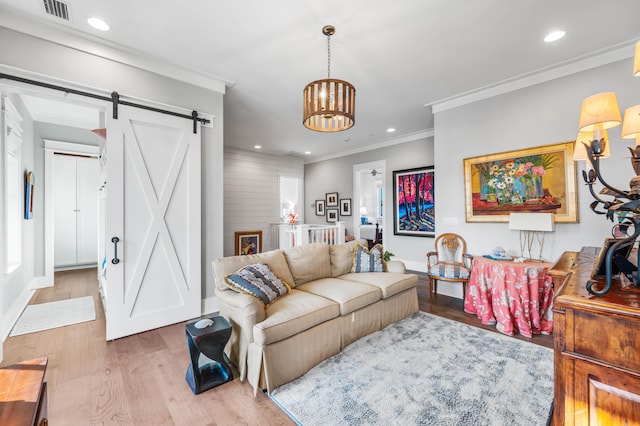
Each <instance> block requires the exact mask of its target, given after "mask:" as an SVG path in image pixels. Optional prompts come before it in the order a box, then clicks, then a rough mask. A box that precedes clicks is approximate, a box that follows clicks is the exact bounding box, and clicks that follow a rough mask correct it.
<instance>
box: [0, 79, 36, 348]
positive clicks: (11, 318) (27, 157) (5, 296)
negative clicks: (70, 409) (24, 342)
mask: <svg viewBox="0 0 640 426" xmlns="http://www.w3.org/2000/svg"><path fill="white" fill-rule="evenodd" d="M3 94H4V95H8V97H9V98H10V100H11V102H12V103H13V105H14V106H15V107H16V108H17V110H18V112H19V113H20V115H21V116H22V120H23V121H22V146H21V150H22V153H21V162H22V170H23V171H35V173H36V176H38V172H37V170H36V168H35V166H34V142H33V141H34V136H33V134H34V132H33V128H34V124H33V120H32V119H31V117H30V116H29V113H28V111H27V110H26V108H25V107H24V104H22V102H21V101H20V99H19V98H18V97H17V96H14V95H11V94H7V93H6V92H4V91H3ZM3 140H4V138H3ZM2 150H3V151H4V145H2ZM2 174H3V175H4V165H3V166H2ZM38 187H40V188H41V187H42V186H41V183H40V185H38V184H37V181H36V186H35V188H36V190H37V188H38ZM22 193H23V195H22V200H23V201H22V205H23V206H24V191H22ZM2 201H3V203H2V204H1V205H0V208H1V209H2V211H3V212H4V209H5V206H4V202H5V200H4V199H3V200H2ZM34 214H35V212H34ZM2 220H3V222H2V223H4V217H2ZM21 223H22V264H21V265H20V266H19V267H18V268H17V269H16V270H15V271H13V272H12V273H11V274H10V275H4V265H3V266H2V270H1V271H0V274H2V275H3V278H4V283H2V288H0V291H1V292H2V296H1V297H0V300H1V301H2V305H1V306H0V320H1V322H0V340H2V339H4V338H5V337H6V335H7V334H8V333H9V332H10V331H11V327H12V326H13V323H14V322H15V320H16V319H17V318H18V316H19V315H20V313H21V312H22V309H23V308H24V306H25V305H26V304H27V302H28V301H29V299H30V297H31V293H32V291H31V289H32V286H31V282H32V280H33V278H34V259H35V255H34V250H33V248H34V229H35V228H34V220H25V219H22V220H21ZM0 226H3V225H0ZM0 241H1V242H0V244H4V239H2V240H0Z"/></svg>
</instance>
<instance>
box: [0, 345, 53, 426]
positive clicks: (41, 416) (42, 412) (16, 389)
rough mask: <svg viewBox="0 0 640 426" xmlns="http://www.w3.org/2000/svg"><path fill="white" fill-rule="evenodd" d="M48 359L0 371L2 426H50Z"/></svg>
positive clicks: (23, 363) (0, 423)
mask: <svg viewBox="0 0 640 426" xmlns="http://www.w3.org/2000/svg"><path fill="white" fill-rule="evenodd" d="M46 369H47V358H46V357H43V358H36V359H32V360H30V361H24V362H21V363H19V364H15V365H10V366H8V367H3V368H0V425H2V426H47V424H48V421H47V382H45V381H44V374H45V370H46Z"/></svg>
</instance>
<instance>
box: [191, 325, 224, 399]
mask: <svg viewBox="0 0 640 426" xmlns="http://www.w3.org/2000/svg"><path fill="white" fill-rule="evenodd" d="M203 319H211V320H213V324H211V325H210V326H208V327H204V328H197V327H196V326H195V324H196V323H197V322H198V321H200V320H203ZM185 330H186V332H187V346H188V347H189V355H191V365H190V366H189V368H187V374H186V379H187V383H188V384H189V387H190V388H191V390H192V391H193V393H194V394H195V395H197V394H199V393H201V392H204V391H206V390H209V389H211V388H213V387H215V386H218V385H221V384H223V383H226V382H229V381H231V380H233V372H232V371H231V368H229V365H228V364H227V363H228V362H229V358H227V355H226V354H225V353H224V347H225V345H226V344H227V342H228V341H229V338H230V337H231V324H230V323H229V321H227V319H226V318H224V317H221V316H216V315H206V316H203V317H202V318H199V319H197V320H193V321H189V322H188V323H187V325H186V326H185ZM200 355H202V357H203V358H204V360H203V361H204V362H203V363H202V364H201V363H200Z"/></svg>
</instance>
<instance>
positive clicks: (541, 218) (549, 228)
mask: <svg viewBox="0 0 640 426" xmlns="http://www.w3.org/2000/svg"><path fill="white" fill-rule="evenodd" d="M554 223H555V222H554V216H553V213H511V214H510V215H509V229H510V230H515V231H520V256H521V257H523V258H524V255H525V248H526V249H527V253H528V255H529V257H528V259H531V260H542V248H543V246H544V235H545V232H553V230H554ZM535 240H537V241H538V244H539V245H540V253H539V255H538V257H537V258H536V259H533V258H532V256H531V248H532V247H533V242H534V241H535Z"/></svg>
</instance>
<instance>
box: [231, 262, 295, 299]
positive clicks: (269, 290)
mask: <svg viewBox="0 0 640 426" xmlns="http://www.w3.org/2000/svg"><path fill="white" fill-rule="evenodd" d="M226 283H227V285H228V286H229V287H231V289H232V290H235V291H237V292H239V293H245V294H250V295H252V296H254V297H257V298H258V299H260V300H261V301H262V303H264V304H265V305H268V304H270V303H271V302H273V301H274V300H276V299H277V298H278V297H280V296H284V295H285V294H287V293H289V292H290V291H291V287H289V285H288V284H287V283H285V282H283V281H282V280H281V279H280V278H278V277H277V276H276V275H275V274H274V273H273V272H272V271H271V269H269V266H268V265H266V264H264V263H255V264H253V265H247V266H245V267H244V268H242V269H240V270H239V271H237V272H234V273H233V274H229V275H227V277H226Z"/></svg>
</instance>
